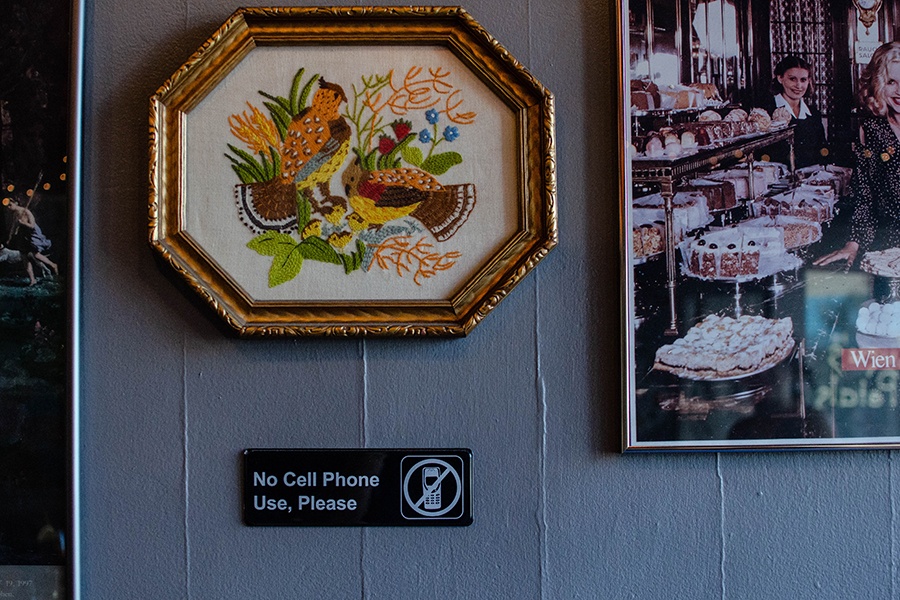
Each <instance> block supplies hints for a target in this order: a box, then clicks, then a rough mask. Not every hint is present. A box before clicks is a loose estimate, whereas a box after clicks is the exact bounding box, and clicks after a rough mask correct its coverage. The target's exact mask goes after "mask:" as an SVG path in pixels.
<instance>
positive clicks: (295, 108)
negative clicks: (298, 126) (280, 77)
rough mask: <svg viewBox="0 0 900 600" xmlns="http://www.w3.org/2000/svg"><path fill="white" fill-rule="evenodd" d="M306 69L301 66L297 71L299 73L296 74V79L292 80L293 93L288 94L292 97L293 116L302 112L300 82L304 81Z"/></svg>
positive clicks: (291, 110) (291, 108) (291, 109)
mask: <svg viewBox="0 0 900 600" xmlns="http://www.w3.org/2000/svg"><path fill="white" fill-rule="evenodd" d="M304 71H306V69H304V68H303V67H300V70H299V71H297V74H296V75H294V80H293V81H292V82H291V93H290V94H289V95H288V97H289V99H290V112H291V116H297V113H298V112H300V108H301V107H300V105H299V103H298V100H299V99H300V98H299V93H300V82H301V81H303V72H304Z"/></svg>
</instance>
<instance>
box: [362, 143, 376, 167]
mask: <svg viewBox="0 0 900 600" xmlns="http://www.w3.org/2000/svg"><path fill="white" fill-rule="evenodd" d="M377 155H378V148H373V149H372V151H371V152H369V153H368V154H366V157H365V158H364V159H363V160H362V167H363V169H365V170H366V171H376V170H377V169H378V167H377V165H376V158H377Z"/></svg>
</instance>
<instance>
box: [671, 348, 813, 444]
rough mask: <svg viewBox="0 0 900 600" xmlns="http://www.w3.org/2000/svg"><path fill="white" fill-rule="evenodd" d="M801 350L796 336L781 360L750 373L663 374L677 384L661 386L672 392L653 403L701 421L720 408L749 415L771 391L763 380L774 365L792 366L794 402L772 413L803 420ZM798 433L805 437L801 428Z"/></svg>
mask: <svg viewBox="0 0 900 600" xmlns="http://www.w3.org/2000/svg"><path fill="white" fill-rule="evenodd" d="M805 353H806V345H805V342H804V340H803V339H802V338H800V340H799V341H798V342H796V343H795V344H794V345H793V347H792V348H791V349H790V350H789V351H788V352H787V353H786V354H785V357H784V358H783V359H782V360H780V361H778V362H777V363H775V364H771V365H767V366H766V367H765V368H763V369H760V370H758V371H755V372H753V373H747V374H745V375H739V376H735V377H725V378H720V379H715V378H713V379H697V378H690V377H679V376H677V375H672V374H669V375H667V376H668V377H672V378H674V380H675V381H677V382H678V383H677V384H674V385H672V384H669V385H663V386H661V387H662V388H663V389H666V388H671V389H672V393H669V394H666V393H663V394H662V395H660V396H659V397H658V398H657V399H656V402H657V404H658V405H659V407H660V409H661V410H663V411H666V412H670V411H671V412H676V413H678V415H679V418H682V419H687V420H705V419H706V418H707V417H708V416H709V415H710V413H712V412H714V411H722V410H724V411H729V412H733V413H739V414H744V415H750V414H752V413H753V411H754V410H755V407H756V405H757V404H759V403H760V402H763V401H765V400H766V398H767V397H768V396H769V395H770V393H771V392H772V385H771V381H767V380H766V378H767V377H769V373H770V372H771V371H772V370H773V369H775V368H776V367H779V368H787V369H789V370H791V371H793V370H794V369H796V371H797V381H798V382H799V383H798V388H799V393H798V395H797V396H796V402H794V403H793V406H792V408H789V409H787V410H785V411H779V412H778V413H776V414H777V417H776V418H796V419H799V420H800V421H801V422H803V423H805V422H806V399H805V387H806V386H805V381H804V380H805V376H804V355H805ZM802 435H803V437H807V435H806V432H805V430H804V432H803V433H802Z"/></svg>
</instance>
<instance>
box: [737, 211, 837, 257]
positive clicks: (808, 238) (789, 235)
mask: <svg viewBox="0 0 900 600" xmlns="http://www.w3.org/2000/svg"><path fill="white" fill-rule="evenodd" d="M743 226H749V227H775V228H778V229H780V230H781V231H782V232H783V233H784V247H785V248H787V249H788V250H793V249H795V248H801V247H803V246H808V245H809V244H812V243H814V242H818V241H819V240H821V239H822V226H821V225H819V224H818V223H815V222H813V221H807V220H805V219H799V218H797V217H783V216H777V217H759V218H757V219H750V220H749V221H744V222H742V223H741V227H743Z"/></svg>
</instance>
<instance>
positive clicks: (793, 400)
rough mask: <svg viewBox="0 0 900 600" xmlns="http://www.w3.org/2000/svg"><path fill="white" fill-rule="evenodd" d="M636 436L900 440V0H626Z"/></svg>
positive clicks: (625, 152) (631, 381)
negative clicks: (898, 40)
mask: <svg viewBox="0 0 900 600" xmlns="http://www.w3.org/2000/svg"><path fill="white" fill-rule="evenodd" d="M618 11H619V12H618V17H619V20H618V34H619V35H618V40H619V48H620V55H619V65H620V71H619V73H620V98H621V104H620V106H621V112H620V134H621V135H620V140H621V145H620V152H621V154H620V157H621V164H622V166H623V178H622V180H623V186H622V204H621V215H622V219H621V221H622V235H623V246H624V249H623V275H624V276H623V290H624V292H623V303H624V306H625V310H624V313H625V342H624V343H625V361H624V363H625V365H624V371H625V373H624V379H625V390H626V393H625V410H624V413H625V419H624V435H623V439H624V443H623V446H624V449H625V450H644V451H646V450H703V449H708V450H718V449H781V448H872V447H896V446H897V445H898V444H900V407H898V404H900V390H898V381H900V370H898V368H900V363H898V361H900V227H898V226H900V221H898V219H900V152H897V149H898V148H900V43H895V42H893V40H895V39H900V36H898V33H900V2H897V1H896V0H886V1H882V0H870V1H862V0H854V1H853V2H829V1H827V0H791V1H788V0H676V1H675V2H670V1H663V0H621V1H620V2H619V4H618Z"/></svg>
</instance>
